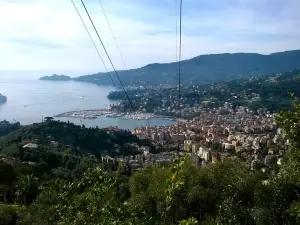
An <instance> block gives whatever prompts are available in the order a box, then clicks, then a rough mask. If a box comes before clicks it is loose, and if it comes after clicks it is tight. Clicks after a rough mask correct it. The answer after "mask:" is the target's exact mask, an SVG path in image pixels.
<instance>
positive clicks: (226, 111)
mask: <svg viewBox="0 0 300 225" xmlns="http://www.w3.org/2000/svg"><path fill="white" fill-rule="evenodd" d="M199 111H200V116H199V117H196V118H194V119H192V120H178V121H177V123H176V124H174V125H172V126H157V127H141V128H136V129H134V130H133V131H132V133H133V134H135V135H137V137H139V138H140V139H147V140H151V141H153V143H155V146H156V147H158V148H159V149H160V152H158V153H156V154H151V153H150V152H149V148H148V147H140V148H139V151H140V152H141V154H140V155H139V154H137V155H135V156H129V157H125V158H116V159H113V158H111V157H108V156H107V157H105V159H106V160H112V161H114V160H117V161H121V162H124V163H126V165H129V166H131V167H132V168H142V167H144V166H145V165H148V164H153V163H171V162H172V161H173V160H174V159H175V158H176V157H178V156H179V155H182V154H183V153H184V152H185V153H188V154H189V155H190V156H191V157H192V158H193V160H194V161H195V162H196V163H198V164H199V165H203V166H206V165H209V164H210V163H215V162H217V161H220V160H222V159H224V158H228V157H230V158H239V159H241V160H242V161H243V162H245V163H246V164H248V165H249V167H250V166H251V168H252V169H266V168H272V167H274V166H275V165H276V164H280V163H281V160H282V157H283V155H284V153H285V150H286V149H287V147H288V145H289V142H288V141H286V140H285V139H284V134H283V133H282V130H281V129H280V128H278V126H277V125H276V123H275V114H273V113H270V112H269V111H267V110H266V109H263V108H261V109H259V110H257V112H253V111H251V110H250V109H249V108H247V107H242V106H239V107H237V108H233V107H232V104H230V103H227V102H226V103H225V104H224V106H222V107H218V108H216V109H208V108H199Z"/></svg>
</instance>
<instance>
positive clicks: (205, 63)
mask: <svg viewBox="0 0 300 225" xmlns="http://www.w3.org/2000/svg"><path fill="white" fill-rule="evenodd" d="M181 65H182V66H181V70H182V71H181V74H182V83H183V84H203V83H212V82H218V81H226V80H228V79H236V78H246V77H252V76H254V77H257V76H262V75H264V76H266V75H271V74H274V73H278V72H284V71H290V70H296V69H300V50H295V51H287V52H278V53H273V54H270V55H261V54H255V53H233V54H229V53H225V54H211V55H200V56H197V57H195V58H192V59H188V60H184V61H182V63H181ZM177 67H178V65H177V62H173V63H161V64H160V63H155V64H149V65H147V66H144V67H141V68H137V69H131V70H122V71H118V73H119V75H120V78H121V79H122V82H123V83H124V85H127V86H132V85H159V84H171V85H176V84H177V81H178V74H177V69H178V68H177ZM111 75H112V78H113V79H114V81H115V83H116V84H119V82H118V80H117V77H116V76H115V74H114V73H112V74H111ZM74 80H75V81H84V82H91V83H96V84H101V85H112V83H111V78H110V77H109V75H108V74H107V73H98V74H93V75H86V76H81V77H78V78H75V79H74Z"/></svg>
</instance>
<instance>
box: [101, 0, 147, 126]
mask: <svg viewBox="0 0 300 225" xmlns="http://www.w3.org/2000/svg"><path fill="white" fill-rule="evenodd" d="M98 2H99V5H100V6H101V9H102V13H103V15H104V17H105V20H106V23H107V25H108V27H109V30H110V33H111V35H112V37H113V39H114V42H115V45H116V47H117V49H118V51H119V55H120V58H121V60H122V63H123V65H124V68H125V69H126V70H128V67H127V65H126V63H125V60H124V56H123V54H122V52H121V48H120V46H119V44H118V41H117V38H116V36H115V34H114V32H113V29H112V26H111V24H110V22H109V19H108V16H107V14H106V12H105V9H104V6H103V4H102V1H101V0H98ZM138 90H140V88H138ZM138 92H139V94H140V95H141V93H142V92H141V91H138ZM147 125H148V124H147Z"/></svg>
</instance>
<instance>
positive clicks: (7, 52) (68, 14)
mask: <svg viewBox="0 0 300 225" xmlns="http://www.w3.org/2000/svg"><path fill="white" fill-rule="evenodd" d="M97 1H98V0H89V1H87V0H86V1H85V2H86V5H87V7H88V9H89V10H90V12H91V14H92V18H93V20H94V22H95V24H96V26H97V28H98V30H99V33H100V35H101V38H102V39H103V42H104V43H105V45H106V47H107V50H108V52H109V54H110V55H111V58H112V60H113V62H114V63H115V65H116V68H117V69H123V68H124V66H123V64H122V62H121V59H120V56H119V53H118V51H117V48H116V46H115V44H114V40H113V39H112V36H111V34H110V31H109V28H108V26H107V24H106V21H105V18H104V16H103V14H102V13H101V8H100V5H98V3H97ZM141 1H142V0H140V1H134V0H126V1H125V0H109V1H103V5H104V7H105V9H106V13H107V15H108V18H109V20H110V23H111V26H112V28H113V30H114V33H115V36H116V38H117V41H118V44H119V46H120V48H121V50H122V53H123V55H124V57H125V61H126V64H127V66H128V67H129V68H133V67H140V66H143V65H145V64H148V63H152V62H171V61H174V60H175V51H176V49H175V38H176V37H175V17H174V14H175V5H174V8H170V6H171V5H172V1H170V0H165V1H164V2H165V3H166V4H167V6H168V7H166V8H163V7H161V6H160V7H150V6H149V5H147V7H146V6H145V7H143V4H142V3H141ZM224 1H225V0H224ZM226 1H228V2H235V3H240V4H236V5H234V4H232V5H230V4H228V5H226V7H225V8H224V9H222V10H221V9H215V8H216V6H214V5H212V6H210V7H208V6H206V4H209V1H207V2H206V1H202V2H201V4H202V5H197V4H198V3H199V1H198V0H193V1H192V0H189V1H186V5H187V6H185V7H186V8H184V18H183V19H184V21H183V25H184V35H183V58H190V57H193V56H196V55H199V54H207V53H221V52H260V53H270V52H275V51H284V50H289V49H297V48H299V44H300V31H299V29H297V28H298V27H300V22H299V20H297V18H298V14H297V13H296V9H295V8H296V6H297V5H299V4H298V2H297V1H293V0H287V4H286V6H285V7H284V8H282V9H280V8H278V7H277V8H276V7H275V6H276V3H274V5H273V6H272V7H275V8H274V10H273V11H272V10H271V9H270V14H268V13H266V12H268V9H266V7H265V5H264V4H262V1H258V0H253V1H250V0H246V1H244V0H226ZM267 1H269V0H267ZM174 2H175V1H174ZM212 2H214V3H216V4H217V3H218V2H219V1H217V0H213V1H212ZM273 2H278V3H279V2H280V1H279V0H275V1H273ZM150 3H151V4H152V5H155V4H156V1H154V0H153V1H151V2H150ZM150 3H149V2H148V4H150ZM222 3H224V2H222ZM76 4H77V6H78V7H79V9H80V12H81V15H82V16H83V17H84V20H85V21H86V23H87V24H88V26H89V29H90V32H91V33H92V34H93V37H94V40H95V41H96V42H97V46H98V47H99V49H100V51H101V53H102V55H103V57H104V52H103V50H102V47H101V45H100V43H99V41H98V40H97V39H96V36H95V34H94V32H93V30H92V27H91V25H90V23H89V20H88V18H87V16H86V14H85V12H84V10H83V8H82V6H81V4H80V1H79V0H77V1H76ZM157 4H159V3H158V2H157ZM189 4H194V5H195V4H196V5H195V6H194V7H191V6H189ZM210 4H211V3H210ZM205 7H207V10H206V8H205ZM266 10H267V11H266ZM197 12H199V13H197ZM271 13H273V14H271ZM0 30H1V36H0V49H1V50H0V70H47V71H53V72H64V71H87V72H88V71H95V72H96V71H104V68H103V66H102V65H101V62H100V60H99V58H98V56H97V53H96V51H95V50H94V48H93V45H92V43H91V42H90V40H89V38H88V36H87V34H86V32H85V30H84V27H83V25H82V24H81V21H80V19H79V17H78V16H77V14H76V11H75V9H74V8H73V6H72V3H71V1H70V0H51V1H50V0H47V1H46V0H43V1H42V0H14V1H4V0H0ZM266 38H268V39H266ZM104 58H106V57H104ZM105 61H106V64H107V66H108V68H109V69H111V67H110V66H109V63H108V60H107V59H105Z"/></svg>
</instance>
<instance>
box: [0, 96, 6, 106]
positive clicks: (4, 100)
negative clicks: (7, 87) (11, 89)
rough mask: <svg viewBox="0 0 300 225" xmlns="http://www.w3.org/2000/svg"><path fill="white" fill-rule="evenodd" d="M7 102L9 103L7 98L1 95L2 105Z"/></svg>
mask: <svg viewBox="0 0 300 225" xmlns="http://www.w3.org/2000/svg"><path fill="white" fill-rule="evenodd" d="M6 102H7V97H6V96H4V95H2V94H0V104H4V103H6Z"/></svg>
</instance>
